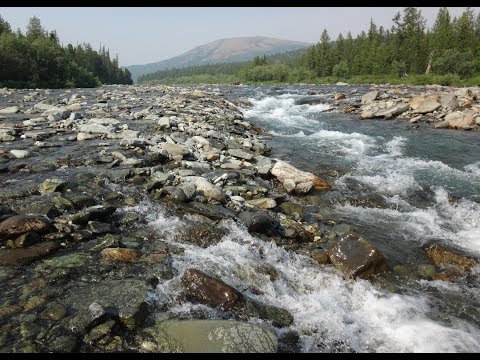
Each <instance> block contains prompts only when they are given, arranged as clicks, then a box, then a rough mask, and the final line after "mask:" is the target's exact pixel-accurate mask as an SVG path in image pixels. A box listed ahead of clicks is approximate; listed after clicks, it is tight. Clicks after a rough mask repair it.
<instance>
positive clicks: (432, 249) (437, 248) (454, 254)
mask: <svg viewBox="0 0 480 360" xmlns="http://www.w3.org/2000/svg"><path fill="white" fill-rule="evenodd" d="M427 255H428V257H429V258H430V259H432V261H433V262H434V263H435V264H437V265H439V266H452V267H454V268H456V269H457V270H460V271H470V270H471V269H472V268H473V267H474V266H475V265H476V264H478V260H477V259H474V258H473V257H470V256H468V255H466V254H461V253H460V251H459V250H455V249H453V248H448V247H446V246H443V245H440V244H434V245H431V246H429V247H428V249H427Z"/></svg>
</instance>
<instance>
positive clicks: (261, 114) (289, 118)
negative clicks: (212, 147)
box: [243, 94, 331, 126]
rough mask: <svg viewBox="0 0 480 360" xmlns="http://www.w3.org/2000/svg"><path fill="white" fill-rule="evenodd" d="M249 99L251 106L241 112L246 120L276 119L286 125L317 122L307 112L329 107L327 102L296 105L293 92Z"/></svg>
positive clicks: (321, 110)
mask: <svg viewBox="0 0 480 360" xmlns="http://www.w3.org/2000/svg"><path fill="white" fill-rule="evenodd" d="M249 101H250V102H251V103H252V104H253V106H252V107H251V108H249V109H247V110H245V111H244V113H243V114H244V116H245V118H246V119H247V120H248V118H251V117H256V118H257V119H259V120H260V121H276V122H278V123H280V124H284V125H286V126H299V125H312V124H318V121H317V120H315V119H311V118H309V117H308V114H311V113H317V112H323V111H327V110H329V109H331V106H330V105H328V104H316V105H309V104H303V105H296V104H295V98H294V94H283V95H281V96H267V97H265V98H262V99H260V100H258V99H254V98H249ZM306 115H307V116H306Z"/></svg>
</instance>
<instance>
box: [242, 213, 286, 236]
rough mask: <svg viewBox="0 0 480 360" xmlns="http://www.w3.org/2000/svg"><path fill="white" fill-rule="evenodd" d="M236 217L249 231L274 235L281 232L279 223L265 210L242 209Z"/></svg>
mask: <svg viewBox="0 0 480 360" xmlns="http://www.w3.org/2000/svg"><path fill="white" fill-rule="evenodd" d="M238 218H239V219H240V220H242V222H243V223H244V224H245V226H246V227H247V229H248V231H250V232H257V233H260V234H265V235H267V236H276V235H281V233H282V228H281V226H280V223H279V222H278V221H277V220H274V219H272V218H271V217H270V216H269V215H268V214H267V213H265V212H262V211H257V212H250V211H243V212H241V213H240V214H238Z"/></svg>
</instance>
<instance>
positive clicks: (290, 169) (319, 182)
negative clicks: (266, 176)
mask: <svg viewBox="0 0 480 360" xmlns="http://www.w3.org/2000/svg"><path fill="white" fill-rule="evenodd" d="M271 173H272V175H273V176H275V177H276V178H277V179H278V180H279V181H280V182H284V181H285V180H286V179H292V180H293V181H295V184H296V185H297V186H298V184H301V183H305V182H309V181H311V182H313V183H314V184H315V187H316V188H318V189H329V188H330V185H329V184H328V183H327V182H326V181H325V180H323V179H321V178H319V177H318V176H316V175H314V174H312V173H309V172H305V171H301V170H298V169H297V168H295V167H294V166H292V165H290V164H287V163H285V162H283V161H277V162H276V163H275V165H274V166H273V168H272V169H271Z"/></svg>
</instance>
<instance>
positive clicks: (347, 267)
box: [327, 233, 390, 279]
mask: <svg viewBox="0 0 480 360" xmlns="http://www.w3.org/2000/svg"><path fill="white" fill-rule="evenodd" d="M327 253H328V258H329V259H330V261H331V262H332V264H333V265H334V266H335V267H336V268H337V269H338V270H340V271H341V272H342V273H343V274H344V275H345V276H346V277H347V278H350V279H355V278H357V277H360V278H369V277H371V276H374V275H377V274H381V273H385V272H387V271H389V269H390V268H389V266H388V264H387V262H386V260H385V258H384V256H383V254H382V253H381V252H380V251H379V250H378V249H377V248H376V247H375V246H373V245H372V244H371V243H370V242H369V241H368V240H366V239H364V238H362V237H360V236H359V235H357V234H354V233H349V234H346V235H344V236H342V237H341V238H340V239H339V240H338V241H336V242H335V243H333V244H332V245H331V246H330V247H329V248H328V250H327Z"/></svg>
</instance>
